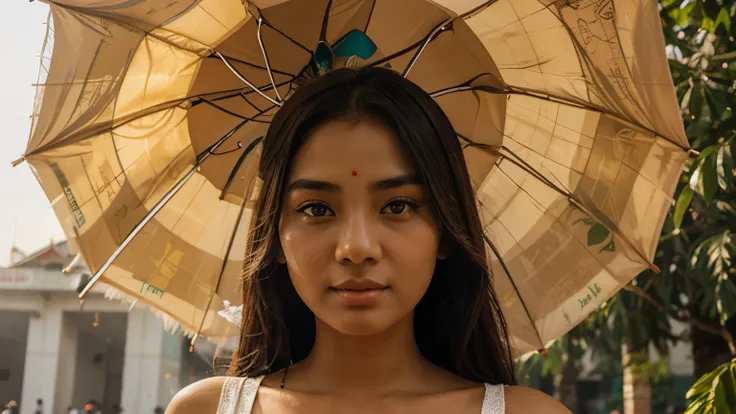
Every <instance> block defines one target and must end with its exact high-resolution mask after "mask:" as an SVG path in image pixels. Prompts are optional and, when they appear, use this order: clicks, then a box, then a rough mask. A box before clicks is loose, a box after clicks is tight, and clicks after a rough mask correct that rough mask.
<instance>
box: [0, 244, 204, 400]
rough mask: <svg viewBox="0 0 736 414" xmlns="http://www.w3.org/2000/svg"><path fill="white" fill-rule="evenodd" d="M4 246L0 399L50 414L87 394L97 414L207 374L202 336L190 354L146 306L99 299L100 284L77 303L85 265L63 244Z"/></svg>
mask: <svg viewBox="0 0 736 414" xmlns="http://www.w3.org/2000/svg"><path fill="white" fill-rule="evenodd" d="M11 254H12V261H11V263H12V264H11V265H10V266H9V267H7V268H0V406H2V405H4V404H5V403H7V402H8V401H10V400H16V401H18V403H19V404H20V413H21V414H33V413H34V411H35V408H36V400H37V399H39V398H40V399H42V400H43V403H44V404H43V405H44V414H51V413H53V414H57V413H67V410H68V407H75V408H81V407H83V406H84V405H85V404H86V403H87V402H88V401H90V400H96V401H98V402H100V403H101V407H102V412H103V413H110V412H112V407H113V405H115V404H117V405H120V406H121V407H122V408H123V410H124V412H125V413H126V414H128V413H133V414H148V413H153V412H154V409H155V408H156V407H164V408H165V407H166V406H167V404H168V403H169V401H170V400H171V398H172V397H173V396H174V394H176V392H177V391H178V390H180V389H181V388H182V387H184V386H186V385H187V384H189V383H191V382H194V381H196V380H198V379H200V378H203V377H206V376H209V375H212V368H211V366H212V364H211V362H210V361H211V358H212V355H213V350H212V346H209V344H208V343H207V342H206V341H201V342H200V343H198V344H197V352H195V353H193V354H190V353H189V350H188V347H189V341H188V340H187V339H186V338H184V337H182V336H181V335H180V334H171V333H169V332H167V331H166V330H165V329H164V327H163V324H162V322H161V321H160V320H159V319H158V318H157V317H156V316H155V315H154V314H152V313H151V312H148V311H146V310H141V309H132V310H131V309H130V306H129V305H127V304H124V303H121V302H119V301H111V300H108V299H106V298H105V297H104V294H103V292H104V291H105V288H104V286H100V287H95V289H94V290H93V291H92V293H91V294H90V295H89V296H88V297H87V298H86V299H85V301H84V304H83V305H80V301H79V299H78V298H77V292H78V290H79V289H81V287H83V286H84V284H86V281H87V280H89V277H90V272H89V270H88V269H87V268H86V267H85V266H84V264H83V263H82V262H81V261H78V262H79V263H73V261H74V256H73V255H72V254H70V252H69V250H68V247H67V244H66V243H65V242H62V243H58V244H54V243H51V244H50V245H49V246H47V247H46V248H44V249H41V250H39V251H37V252H35V253H33V254H29V255H25V254H23V253H22V252H20V251H19V250H17V249H14V250H13V252H12V253H11ZM70 263H71V266H69V265H70Z"/></svg>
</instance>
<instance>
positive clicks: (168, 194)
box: [79, 121, 248, 299]
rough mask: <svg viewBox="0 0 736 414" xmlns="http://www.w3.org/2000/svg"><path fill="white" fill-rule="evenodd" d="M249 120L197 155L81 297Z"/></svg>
mask: <svg viewBox="0 0 736 414" xmlns="http://www.w3.org/2000/svg"><path fill="white" fill-rule="evenodd" d="M246 122H248V121H243V122H241V123H240V124H238V125H236V126H235V127H234V128H233V129H231V130H230V131H229V132H228V133H227V134H225V135H223V136H222V137H221V138H220V139H219V140H218V141H217V142H216V143H215V144H214V145H212V146H211V147H210V148H208V149H207V150H205V151H203V153H202V154H200V155H198V156H197V161H196V163H195V164H194V165H193V166H192V168H190V169H189V171H188V172H187V173H186V175H184V177H182V178H181V179H179V181H178V182H177V183H176V184H175V185H174V186H173V187H172V188H171V189H170V190H169V191H167V192H166V194H165V195H164V196H163V197H162V198H161V199H160V200H159V201H158V202H156V204H155V205H154V206H153V208H152V209H151V211H149V212H148V213H147V214H146V215H145V217H143V219H141V221H140V222H139V223H138V224H137V225H136V226H135V227H134V228H133V230H132V231H131V232H130V233H129V234H128V235H127V236H126V237H125V240H123V242H122V243H120V246H118V248H117V249H115V252H113V254H112V255H111V256H110V257H109V258H108V259H107V261H106V262H105V263H104V264H103V265H102V266H101V267H100V268H99V270H97V272H95V275H94V276H93V277H92V279H90V281H89V282H88V283H87V286H85V287H84V289H83V290H82V292H81V293H80V294H79V299H84V297H85V296H87V293H89V291H90V289H92V287H93V286H94V285H95V284H96V283H97V281H98V280H99V279H100V278H101V277H102V274H103V273H104V272H105V271H106V270H107V269H109V268H110V266H112V263H113V262H114V261H115V259H117V257H118V256H120V254H121V253H122V252H123V250H125V248H126V247H128V245H129V244H130V243H131V242H132V241H133V238H135V236H136V235H137V234H138V233H140V231H141V230H143V228H144V227H145V226H146V224H148V222H149V221H151V219H152V218H153V217H154V216H155V215H156V214H157V213H158V212H159V211H160V210H161V209H162V208H163V207H164V206H165V205H166V204H167V203H168V202H169V200H171V199H172V198H173V197H174V196H175V195H176V194H177V193H178V192H179V190H181V188H182V187H184V184H186V183H187V182H188V181H189V179H191V178H192V176H194V173H196V172H197V170H199V167H200V166H201V165H202V163H203V162H204V161H205V160H207V158H209V156H210V155H212V154H213V153H214V152H215V150H217V148H218V147H219V146H220V145H222V143H223V142H225V141H226V140H227V139H228V138H230V137H231V136H233V135H234V134H235V133H236V132H237V131H238V130H239V129H240V128H241V127H242V126H243V125H245V123H246Z"/></svg>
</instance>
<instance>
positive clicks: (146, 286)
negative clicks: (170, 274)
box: [140, 282, 164, 299]
mask: <svg viewBox="0 0 736 414" xmlns="http://www.w3.org/2000/svg"><path fill="white" fill-rule="evenodd" d="M144 290H145V291H146V292H151V293H153V294H154V295H157V296H158V297H159V299H161V298H163V297H164V290H163V289H159V288H157V287H156V286H153V285H152V284H150V283H146V282H143V285H141V291H140V293H141V294H143V291H144Z"/></svg>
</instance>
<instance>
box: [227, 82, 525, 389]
mask: <svg viewBox="0 0 736 414" xmlns="http://www.w3.org/2000/svg"><path fill="white" fill-rule="evenodd" d="M346 118H350V119H355V120H360V119H366V118H370V119H376V120H379V121H381V122H384V123H385V124H386V125H387V126H388V127H390V128H392V129H393V131H394V133H395V134H396V137H397V138H398V140H399V142H400V144H401V147H402V148H403V150H404V152H405V153H406V155H407V156H408V158H409V159H410V160H411V162H412V164H413V165H414V167H415V168H416V170H417V174H418V176H419V178H420V180H421V184H422V185H423V186H424V188H425V190H426V191H427V193H428V195H429V199H430V200H431V208H432V211H433V214H434V216H435V218H436V220H437V222H438V223H439V226H440V231H441V234H442V242H443V244H446V245H448V246H450V252H449V255H448V257H447V259H445V260H439V261H438V262H437V266H436V268H435V272H434V275H433V276H432V281H431V283H430V285H429V288H428V289H427V292H426V293H425V295H424V297H423V298H422V299H421V301H420V302H419V304H418V305H417V307H416V309H415V312H414V335H415V338H416V341H417V344H418V347H419V350H420V351H421V353H422V355H423V356H424V357H425V358H426V359H427V360H429V361H431V362H432V363H434V364H436V365H438V366H440V367H442V368H444V369H446V370H448V371H450V372H453V373H455V374H457V375H459V376H461V377H464V378H466V379H469V380H472V381H477V382H489V383H494V384H497V383H502V384H514V383H515V379H514V370H513V362H512V358H511V350H510V346H509V341H508V333H507V327H506V322H505V320H504V318H503V314H502V313H501V309H500V306H499V304H498V300H497V298H496V295H495V293H494V290H493V286H492V275H491V272H490V269H489V266H488V263H487V260H486V245H485V243H486V242H487V239H486V238H485V236H484V233H483V230H482V227H481V221H480V218H479V216H478V211H477V208H476V204H475V197H474V194H473V189H472V186H471V184H470V177H469V175H468V170H467V167H466V165H465V161H464V158H463V153H462V148H461V147H460V143H459V141H458V139H457V136H456V134H455V132H454V130H453V127H452V125H451V123H450V121H449V120H448V119H447V117H446V116H445V114H444V112H443V111H442V110H441V109H440V107H439V106H438V105H437V103H435V102H434V100H432V98H431V97H430V96H429V95H428V94H427V93H426V92H424V91H423V90H422V89H421V88H420V87H419V86H417V85H415V84H413V83H412V82H410V81H408V80H406V79H404V78H402V77H401V76H400V75H398V74H396V73H395V72H393V71H391V70H388V69H383V68H363V69H359V70H355V69H338V70H334V71H332V72H330V73H329V74H326V75H324V76H321V77H319V78H317V79H315V80H313V81H312V82H311V83H309V84H307V85H305V86H303V87H301V88H299V89H298V90H297V91H296V92H295V93H294V95H293V96H292V97H291V98H289V100H288V101H287V102H286V103H285V104H284V106H283V107H282V108H281V109H280V110H279V112H278V113H277V114H276V115H275V117H274V119H273V122H272V124H271V127H270V129H269V130H268V134H267V135H266V137H265V138H264V140H263V149H262V154H261V162H260V167H259V177H260V179H261V180H262V187H261V189H260V192H259V194H258V197H257V201H256V203H255V207H254V211H253V219H252V222H251V230H250V232H249V235H248V243H247V251H246V259H245V264H244V274H243V326H242V329H241V335H240V341H239V345H238V349H237V351H236V352H235V354H234V358H233V361H232V363H231V365H230V375H235V376H258V375H262V374H266V373H270V372H275V371H278V370H280V369H283V368H285V367H287V366H288V365H289V364H290V363H292V362H297V361H300V360H302V359H304V358H306V357H307V356H308V355H309V353H310V352H311V350H312V345H313V344H314V339H315V321H314V314H313V313H312V312H311V311H310V310H309V309H308V308H307V306H306V305H305V304H304V302H303V301H302V300H301V299H300V298H299V296H298V295H297V293H296V291H295V289H294V287H293V285H292V284H291V279H290V278H289V275H288V273H287V269H286V266H285V265H281V264H279V263H278V261H277V254H278V251H279V250H278V249H279V248H280V247H279V239H278V237H279V236H278V220H279V215H280V212H281V202H282V192H283V189H284V186H285V185H286V184H287V183H286V182H285V181H286V177H287V174H288V170H289V166H290V162H291V160H292V159H293V157H294V155H295V153H296V152H297V150H298V149H299V148H300V146H301V145H302V143H303V141H304V138H305V137H306V136H308V135H309V133H310V131H312V130H313V129H314V128H315V127H317V126H319V125H321V124H323V123H325V122H328V121H331V120H338V119H346Z"/></svg>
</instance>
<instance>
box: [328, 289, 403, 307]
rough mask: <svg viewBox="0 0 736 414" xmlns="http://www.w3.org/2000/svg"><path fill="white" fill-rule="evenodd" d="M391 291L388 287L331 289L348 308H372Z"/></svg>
mask: <svg viewBox="0 0 736 414" xmlns="http://www.w3.org/2000/svg"><path fill="white" fill-rule="evenodd" d="M388 289H389V287H388V286H386V287H383V288H379V289H361V290H352V289H337V288H330V291H331V292H333V293H335V294H337V295H338V296H339V297H340V299H341V300H342V303H343V304H345V305H347V306H372V305H375V304H376V303H377V302H378V299H379V298H380V296H381V294H382V293H384V292H385V291H387V290H388Z"/></svg>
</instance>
